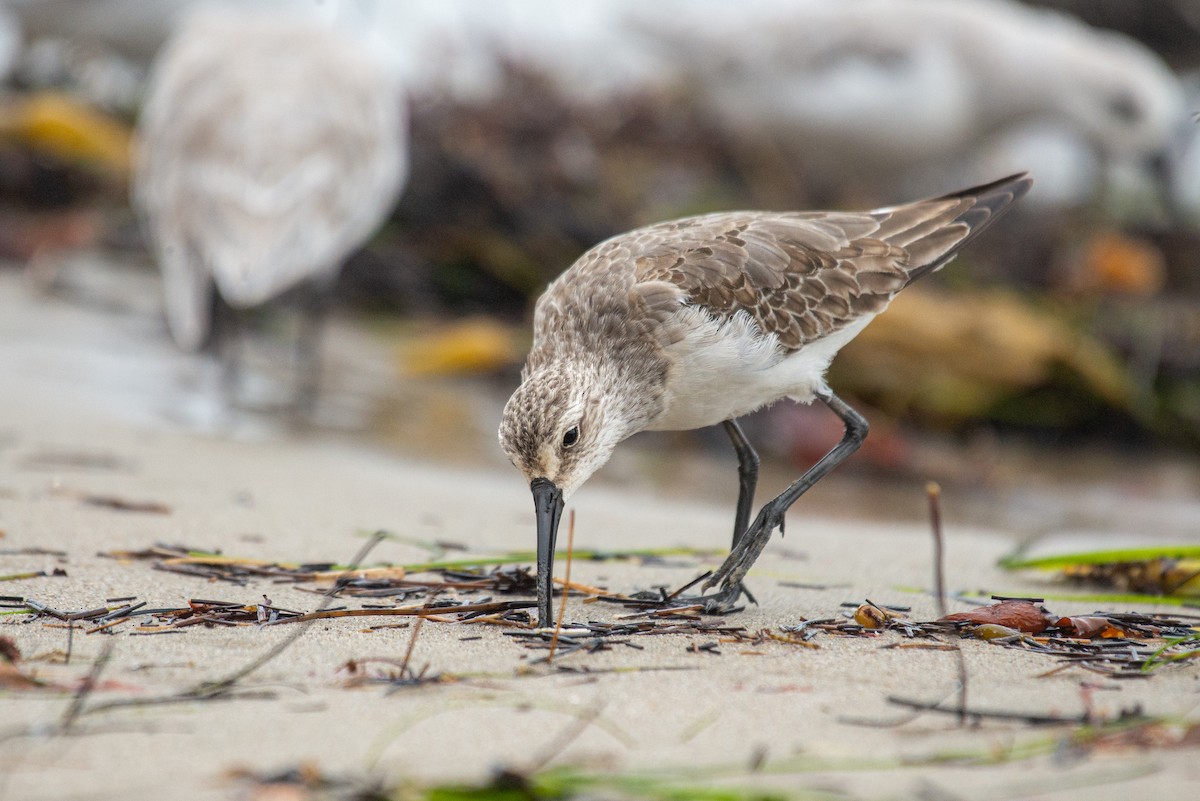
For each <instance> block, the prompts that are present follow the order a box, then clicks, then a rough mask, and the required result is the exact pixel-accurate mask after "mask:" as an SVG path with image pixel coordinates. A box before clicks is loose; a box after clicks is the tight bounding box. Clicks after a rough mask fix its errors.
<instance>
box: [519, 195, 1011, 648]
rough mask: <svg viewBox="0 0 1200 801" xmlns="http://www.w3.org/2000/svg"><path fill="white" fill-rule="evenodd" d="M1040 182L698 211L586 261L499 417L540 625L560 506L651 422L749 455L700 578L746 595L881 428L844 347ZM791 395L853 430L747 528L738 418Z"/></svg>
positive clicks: (561, 288) (545, 314) (549, 316)
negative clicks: (526, 507)
mask: <svg viewBox="0 0 1200 801" xmlns="http://www.w3.org/2000/svg"><path fill="white" fill-rule="evenodd" d="M1031 184H1032V180H1031V179H1030V178H1029V177H1027V176H1026V175H1024V174H1021V175H1014V176H1011V177H1008V178H1004V179H1002V180H999V181H996V182H994V183H990V184H986V185H984V186H979V187H975V188H973V189H967V190H964V191H962V192H956V193H954V194H951V195H946V196H944V197H940V198H935V199H931V200H923V201H919V202H916V203H909V204H907V205H902V206H895V207H892V208H885V209H878V210H876V211H869V212H862V213H849V212H766V211H748V212H726V213H718V214H709V215H704V216H700V217H688V218H685V219H682V220H675V221H673V222H665V223H659V224H658V225H652V226H650V227H648V228H641V229H638V230H636V231H632V232H630V233H627V234H622V235H620V236H617V237H614V238H612V239H609V240H608V241H606V242H602V243H601V244H599V245H596V246H595V247H593V248H592V249H591V250H589V251H588V252H587V253H585V254H584V255H583V256H581V257H580V258H579V260H578V261H576V262H575V264H574V265H572V266H571V268H570V269H568V270H567V271H566V272H565V273H563V274H562V275H561V276H559V278H558V279H557V280H555V281H554V282H553V283H552V284H550V286H549V288H547V290H546V292H545V294H543V295H542V297H541V299H539V300H538V303H537V307H536V310H535V312H534V342H533V349H532V350H531V351H530V353H529V358H528V361H527V363H526V365H525V369H524V372H523V374H522V382H521V386H520V387H519V388H518V389H517V391H516V392H514V393H513V396H512V397H511V398H510V399H509V401H508V404H507V405H506V406H505V408H504V417H503V420H502V422H501V424H500V444H501V446H502V447H503V448H504V451H505V453H506V454H507V455H508V458H509V460H510V461H512V463H513V464H514V465H515V466H516V467H517V468H518V469H520V470H521V472H522V473H523V474H524V475H525V478H526V479H527V480H528V481H529V486H530V490H531V491H532V493H533V499H534V507H535V514H536V519H537V549H538V610H539V616H540V620H541V622H542V625H547V624H548V622H549V621H550V620H551V574H552V571H553V566H554V546H555V540H556V537H557V532H558V521H559V517H560V515H561V513H562V509H563V504H564V503H565V501H566V499H567V498H569V497H570V495H571V493H573V492H574V491H575V490H576V489H578V488H579V486H580V485H581V484H583V482H584V481H586V480H587V479H588V478H589V477H590V476H591V475H592V473H594V472H595V471H596V470H597V469H599V468H600V467H601V466H602V465H603V464H604V463H605V462H607V461H608V458H609V456H610V455H611V454H612V452H613V449H614V448H615V447H616V446H617V443H619V442H621V441H622V440H623V439H625V438H626V437H628V436H630V435H631V434H635V433H637V432H638V431H643V430H649V431H656V430H657V431H674V430H683V429H692V428H701V427H704V426H711V425H716V424H718V423H720V424H722V425H723V426H724V427H725V430H726V432H727V433H728V435H729V438H730V440H731V441H732V443H733V446H734V449H735V451H736V452H737V456H738V475H739V493H738V502H737V511H736V515H735V518H734V528H733V548H732V551H731V552H730V554H729V557H728V558H727V559H726V560H725V562H724V563H723V564H722V565H721V567H720V568H719V569H718V570H717V571H716V572H715V573H714V574H713V575H712V576H711V577H709V579H708V581H707V583H706V584H705V585H704V589H705V590H707V589H709V588H710V587H713V586H715V585H716V584H717V583H718V582H720V583H721V585H722V586H721V590H720V591H719V592H718V593H716V594H714V595H712V596H708V599H707V600H708V601H709V602H710V603H711V604H712V605H713V606H716V607H727V606H728V605H730V604H732V603H733V602H736V601H737V599H738V598H739V597H740V595H741V594H742V592H744V590H743V588H742V579H743V577H744V576H745V575H746V572H747V571H748V570H749V569H750V566H751V565H752V564H753V563H754V561H755V559H757V558H758V555H759V553H760V552H761V551H762V549H763V547H764V546H765V545H766V543H767V540H768V539H769V538H770V536H771V533H772V531H774V529H775V528H780V529H782V528H783V519H784V513H785V512H787V510H788V508H789V507H790V506H791V505H792V504H793V503H795V501H796V499H798V498H799V497H800V496H801V495H803V494H804V492H806V491H807V490H808V489H809V488H810V487H812V486H813V485H814V484H815V483H816V482H817V481H818V480H820V479H821V477H823V476H824V475H825V474H826V473H828V472H829V471H830V470H832V469H833V468H834V467H836V466H837V465H838V464H839V463H840V462H842V461H843V460H844V459H845V458H846V457H847V456H849V455H850V454H851V453H853V452H854V451H855V450H856V449H857V448H858V446H859V445H860V444H861V443H862V441H863V438H864V437H866V435H867V421H866V420H865V419H864V418H863V417H862V416H861V415H860V414H859V413H858V412H856V411H855V410H854V409H852V408H851V407H850V406H849V405H847V404H846V403H845V402H844V401H842V400H841V399H840V398H839V397H838V396H837V395H835V394H834V393H833V391H832V390H831V389H830V388H829V386H828V385H827V384H826V383H825V378H824V376H825V371H826V369H827V368H828V367H829V364H830V362H831V361H832V359H833V357H834V356H835V355H836V354H837V352H838V350H839V349H840V348H841V347H842V346H844V345H845V344H846V343H847V342H849V341H850V340H851V339H853V338H854V337H855V336H856V335H857V334H858V333H859V332H860V331H862V330H863V328H864V327H866V325H867V324H868V323H870V322H871V320H872V319H873V318H874V317H875V316H876V315H877V314H879V313H880V312H882V311H883V310H884V309H885V308H886V307H887V305H888V303H889V302H890V301H891V299H892V298H893V297H894V296H895V295H896V293H897V292H899V291H900V290H901V289H903V288H904V287H906V286H908V285H909V284H910V283H912V282H913V281H915V280H916V279H918V278H920V277H921V276H923V275H926V274H927V273H931V272H934V271H935V270H938V269H940V268H941V267H943V266H944V265H945V264H946V263H947V262H949V261H950V260H951V259H953V258H954V256H955V255H956V254H957V253H958V251H959V250H960V249H961V248H962V247H963V246H964V245H966V244H967V243H968V242H970V241H971V240H972V239H974V238H975V237H976V236H977V235H978V234H979V233H980V232H981V231H982V230H983V229H984V228H986V227H987V226H988V225H990V224H991V223H992V222H993V221H994V220H995V219H996V218H997V217H999V216H1000V215H1001V214H1002V213H1004V211H1005V210H1006V209H1007V208H1008V207H1009V206H1010V205H1011V204H1012V203H1013V202H1014V201H1015V200H1017V199H1018V198H1020V197H1021V196H1022V195H1024V194H1025V193H1026V192H1027V191H1028V190H1029V187H1030V185H1031ZM785 397H786V398H791V399H792V400H794V401H797V402H799V403H810V402H812V401H813V400H814V399H816V400H820V401H821V402H822V403H824V404H825V405H826V406H828V407H829V408H830V409H832V410H833V412H834V413H835V414H837V415H838V417H840V418H841V419H842V422H843V423H844V425H845V434H844V436H843V437H842V440H841V441H840V442H839V443H838V444H837V445H836V446H835V447H834V448H833V449H832V450H831V451H829V453H827V454H826V455H825V456H824V457H822V458H821V459H820V460H819V461H818V462H817V463H816V464H815V465H814V466H813V467H812V468H811V469H809V470H808V472H806V473H805V474H804V475H803V476H801V477H800V478H799V479H798V480H797V481H796V482H795V483H794V484H792V485H791V486H790V487H788V488H787V489H785V490H784V491H783V492H782V493H780V494H779V495H778V496H777V497H776V498H774V499H773V500H771V501H770V502H768V503H767V504H766V505H765V506H763V507H762V509H761V511H760V512H759V513H758V516H757V517H756V518H755V519H754V521H753V523H751V522H750V511H751V506H752V504H753V502H754V489H755V485H756V483H757V477H758V456H757V454H756V453H755V451H754V448H753V446H752V445H751V444H750V442H749V441H748V440H747V439H746V436H745V435H744V434H743V433H742V429H741V427H740V426H739V425H738V423H737V418H738V417H741V416H742V415H745V414H748V413H750V412H752V411H754V410H755V409H758V408H760V407H762V406H765V405H767V404H769V403H772V402H774V401H777V400H779V399H781V398H785Z"/></svg>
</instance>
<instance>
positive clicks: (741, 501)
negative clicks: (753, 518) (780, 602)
mask: <svg viewBox="0 0 1200 801" xmlns="http://www.w3.org/2000/svg"><path fill="white" fill-rule="evenodd" d="M721 425H722V426H724V427H725V433H726V434H728V435H729V441H730V442H732V443H733V449H734V451H736V452H737V457H738V500H737V513H736V514H735V515H734V518H733V545H732V546H731V547H733V548H736V547H737V544H738V541H739V540H740V539H741V538H742V534H744V533H745V532H746V526H747V525H749V523H750V509H751V507H752V506H753V505H754V489H755V487H757V486H758V453H757V452H755V450H754V446H753V445H751V444H750V440H748V439H746V434H745V432H743V431H742V427H741V426H740V425H738V421H737V420H734V419H729V420H726V421H725V422H723V423H722V424H721Z"/></svg>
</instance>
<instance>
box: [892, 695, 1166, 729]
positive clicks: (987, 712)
mask: <svg viewBox="0 0 1200 801" xmlns="http://www.w3.org/2000/svg"><path fill="white" fill-rule="evenodd" d="M887 700H888V703H889V704H896V705H897V706H903V707H908V708H909V709H916V710H920V711H922V712H941V713H943V714H946V715H958V716H959V717H963V716H964V715H965V716H967V717H970V718H973V719H976V720H980V719H982V718H990V719H992V720H1016V721H1020V722H1022V723H1028V724H1029V725H1031V726H1054V725H1058V724H1071V725H1089V724H1091V725H1097V723H1099V724H1103V723H1113V722H1116V721H1118V720H1119V721H1124V720H1138V719H1142V718H1143V717H1144V716H1143V715H1142V713H1141V710H1140V709H1138V708H1136V707H1135V708H1133V709H1130V710H1122V712H1121V713H1120V715H1119V717H1118V718H1117V719H1116V720H1109V721H1095V720H1090V719H1089V716H1088V713H1086V712H1085V713H1083V714H1082V715H1037V714H1026V713H1024V712H1008V711H1006V710H1003V709H967V708H966V707H961V706H953V707H945V706H942V705H941V702H940V701H934V702H933V703H927V702H925V701H916V700H913V699H911V698H900V697H898V696H895V695H889V696H888V699H887Z"/></svg>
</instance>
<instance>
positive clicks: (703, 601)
mask: <svg viewBox="0 0 1200 801" xmlns="http://www.w3.org/2000/svg"><path fill="white" fill-rule="evenodd" d="M743 595H744V596H746V600H747V601H749V602H750V603H752V604H757V603H758V600H757V599H755V597H754V595H752V594H751V592H750V590H748V589H746V585H745V584H742V583H740V582H739V583H737V584H729V585H726V586H723V587H721V589H719V590H717V591H716V592H714V593H709V594H707V595H704V594H702V595H680V596H676V597H675V599H674V602H675V603H679V604H685V605H689V606H690V605H693V604H699V605H701V606H702V607H703V612H704V614H706V615H728V614H732V613H734V612H740V611H742V610H743V609H745V607H744V606H738V601H740V600H741V599H742V596H743Z"/></svg>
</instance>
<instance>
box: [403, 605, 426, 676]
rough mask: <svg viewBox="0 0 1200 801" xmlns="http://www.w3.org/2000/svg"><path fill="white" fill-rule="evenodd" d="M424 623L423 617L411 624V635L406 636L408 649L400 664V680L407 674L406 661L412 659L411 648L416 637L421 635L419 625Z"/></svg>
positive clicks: (414, 644)
mask: <svg viewBox="0 0 1200 801" xmlns="http://www.w3.org/2000/svg"><path fill="white" fill-rule="evenodd" d="M424 622H425V618H424V617H423V616H421V617H418V618H417V622H416V623H414V624H413V630H412V633H411V634H409V635H408V648H406V649H405V651H404V661H403V662H401V663H400V678H401V679H403V678H404V677H405V675H407V673H408V661H409V660H410V659H412V654H413V648H414V647H416V644H417V635H418V634H420V633H421V624H422V623H424Z"/></svg>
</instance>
